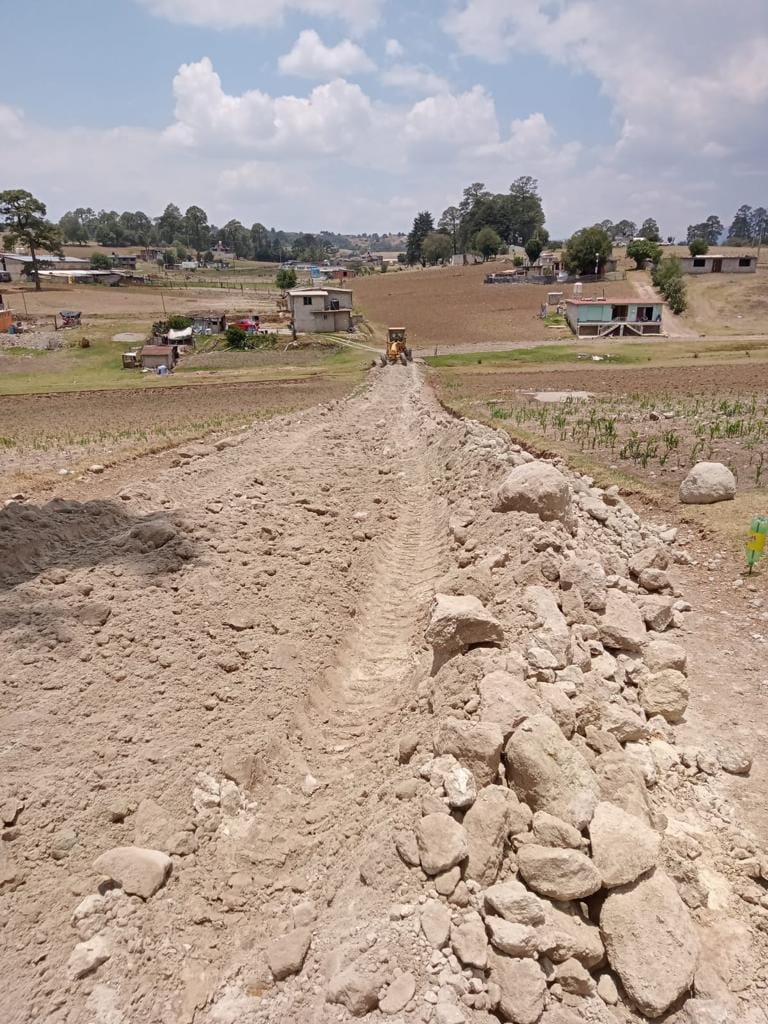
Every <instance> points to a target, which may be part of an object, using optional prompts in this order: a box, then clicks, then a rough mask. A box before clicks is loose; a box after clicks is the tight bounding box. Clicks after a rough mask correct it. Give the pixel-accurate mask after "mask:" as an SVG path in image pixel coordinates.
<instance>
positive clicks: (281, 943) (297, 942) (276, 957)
mask: <svg viewBox="0 0 768 1024" xmlns="http://www.w3.org/2000/svg"><path fill="white" fill-rule="evenodd" d="M311 945H312V931H311V929H309V928H296V929H294V930H293V931H292V932H288V934H287V935H281V936H280V938H278V939H275V940H274V941H273V942H272V943H270V945H269V946H268V947H267V950H266V955H267V963H268V964H269V969H270V971H272V975H273V977H274V979H275V981H283V979H284V978H289V977H290V976H291V975H292V974H298V972H299V971H300V970H301V968H302V967H303V966H304V960H305V959H306V956H307V953H308V952H309V947H310V946H311Z"/></svg>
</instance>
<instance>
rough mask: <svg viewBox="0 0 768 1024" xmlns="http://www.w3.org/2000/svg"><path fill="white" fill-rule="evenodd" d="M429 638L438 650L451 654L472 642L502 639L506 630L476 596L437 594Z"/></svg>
mask: <svg viewBox="0 0 768 1024" xmlns="http://www.w3.org/2000/svg"><path fill="white" fill-rule="evenodd" d="M426 639H427V643H429V644H431V645H432V647H433V648H434V649H435V652H436V653H439V654H441V655H450V654H454V653H457V652H459V651H461V650H463V649H464V648H465V647H469V646H471V645H472V644H482V643H500V642H501V641H502V640H503V639H504V630H503V629H502V626H501V623H500V622H499V620H498V619H497V618H496V616H495V615H493V614H492V613H491V612H489V611H488V610H487V609H486V608H485V607H484V606H483V605H482V604H481V602H480V601H478V599H477V598H476V597H472V596H471V595H463V596H455V595H453V594H436V595H435V601H434V604H433V606H432V616H431V619H430V623H429V626H428V627H427V633H426Z"/></svg>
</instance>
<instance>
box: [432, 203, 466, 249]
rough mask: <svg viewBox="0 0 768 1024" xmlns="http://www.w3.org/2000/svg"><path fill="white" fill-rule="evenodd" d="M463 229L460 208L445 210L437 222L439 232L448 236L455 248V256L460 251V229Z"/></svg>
mask: <svg viewBox="0 0 768 1024" xmlns="http://www.w3.org/2000/svg"><path fill="white" fill-rule="evenodd" d="M460 227H461V211H460V210H459V208H458V206H449V207H448V209H447V210H443V212H442V213H441V215H440V220H439V221H438V222H437V230H438V231H442V232H443V233H444V234H446V235H448V237H449V238H450V240H451V245H452V246H453V253H454V255H455V254H456V253H457V252H458V251H459V228H460Z"/></svg>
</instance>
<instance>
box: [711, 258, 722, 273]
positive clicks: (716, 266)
mask: <svg viewBox="0 0 768 1024" xmlns="http://www.w3.org/2000/svg"><path fill="white" fill-rule="evenodd" d="M722 272H723V261H722V260H719V259H714V260H712V273H713V274H722Z"/></svg>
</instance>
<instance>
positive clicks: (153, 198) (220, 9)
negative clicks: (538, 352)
mask: <svg viewBox="0 0 768 1024" xmlns="http://www.w3.org/2000/svg"><path fill="white" fill-rule="evenodd" d="M3 6H5V7H6V9H5V10H4V11H3V15H2V17H3V38H4V44H5V45H4V47H3V51H4V54H3V70H4V75H3V78H2V82H1V83H0V128H2V129H4V131H5V135H6V137H7V138H10V139H11V140H12V143H13V144H12V152H13V154H14V156H13V159H12V160H10V161H9V160H7V159H4V161H3V169H2V171H0V187H11V186H20V187H27V188H30V189H31V190H33V191H35V192H36V193H37V194H39V195H40V196H41V198H43V199H44V200H45V201H47V202H48V204H49V207H50V212H51V214H52V215H54V216H59V215H60V214H61V213H62V212H64V210H66V209H69V208H72V207H74V206H79V205H91V206H95V207H102V206H103V207H106V208H117V209H123V208H131V209H136V208H141V209H145V210H146V211H147V212H149V213H152V214H155V213H158V212H160V211H161V209H162V207H163V206H164V205H165V203H167V202H170V201H175V202H178V203H179V205H181V206H182V207H183V206H186V205H189V204H190V203H197V204H199V205H201V206H203V207H204V208H205V209H206V210H208V212H209V215H210V216H211V218H212V219H213V220H215V221H217V222H218V223H221V222H223V221H224V220H226V219H229V218H230V217H238V218H239V219H241V220H242V221H243V222H244V223H247V224H250V223H252V222H253V221H254V220H260V221H263V222H265V223H267V224H269V225H275V226H280V227H285V228H288V229H298V228H305V229H308V230H317V229H320V228H329V229H337V230H350V231H351V230H364V229H368V230H378V231H386V230H398V229H407V228H408V226H409V224H410V221H411V219H412V217H413V215H414V213H415V212H416V210H417V209H421V208H428V209H431V210H432V211H433V213H435V215H439V213H440V212H441V210H442V209H443V208H444V207H445V206H447V205H449V204H450V203H452V202H455V201H457V199H458V198H459V196H460V192H461V188H462V187H463V186H464V185H466V184H469V183H470V182H472V181H478V180H479V181H484V182H486V183H487V184H488V186H489V187H491V188H493V189H504V188H506V187H507V186H508V185H509V183H510V181H512V180H513V179H514V178H515V177H517V176H518V175H520V174H532V175H533V176H535V177H537V178H538V179H539V180H540V183H541V190H542V195H543V198H544V202H545V209H546V211H547V215H548V223H549V226H550V229H551V231H552V232H553V234H555V235H563V234H567V233H569V232H570V231H572V230H574V229H575V228H578V227H580V226H582V225H583V224H586V223H591V222H593V221H594V220H596V219H603V218H604V217H610V218H611V219H614V220H618V219H620V218H622V217H630V218H631V219H634V220H638V221H639V220H642V219H644V218H645V217H646V216H654V217H656V218H657V219H658V220H659V222H660V225H661V227H662V230H663V232H664V233H665V234H666V233H675V234H679V233H681V232H684V230H685V227H686V225H687V224H688V223H690V222H691V221H694V220H700V219H703V217H705V216H706V215H707V214H709V213H713V212H714V213H718V214H720V215H721V216H722V217H723V219H724V220H726V221H727V220H728V219H729V218H730V217H731V216H732V214H733V212H734V211H735V209H736V207H737V206H738V205H739V204H741V203H742V202H747V203H750V204H752V205H758V204H762V205H768V176H767V174H766V171H765V167H766V160H765V158H766V155H768V154H767V153H766V149H767V148H768V145H766V133H765V127H764V126H765V124H766V123H768V122H767V121H766V113H768V70H766V69H768V10H767V5H766V4H765V3H763V2H762V0H743V2H742V3H741V4H740V5H739V6H738V7H737V8H729V9H728V10H723V9H722V8H723V5H715V4H701V3H700V2H694V0H676V3H675V5H674V6H671V5H669V3H668V2H666V0H663V2H662V0H646V2H645V4H644V5H642V8H641V9H640V8H638V5H631V6H630V5H625V4H616V3H615V0H519V2H518V3H516V4H512V3H510V2H509V0H454V2H448V3H446V2H439V3H438V2H434V0H426V2H421V3H419V4H415V3H413V2H406V0H344V2H341V0H269V2H264V0H110V2H108V3H104V2H99V0H68V2H67V3H66V4H62V3H61V2H59V0H35V2H34V3H29V2H27V3H23V4H22V3H17V4H13V5H11V4H8V5H3ZM31 39H34V42H35V54H36V59H35V70H34V73H33V74H32V75H31V76H30V75H29V67H28V58H27V54H28V50H27V44H28V42H29V40H31ZM702 55H705V60H704V61H702ZM703 65H704V66H703ZM6 153H8V150H6Z"/></svg>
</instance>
